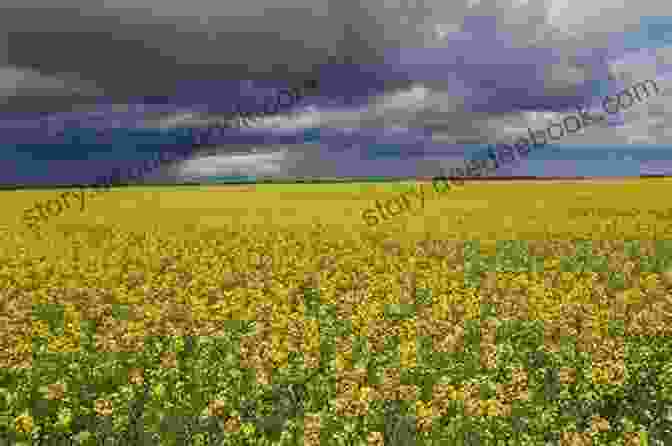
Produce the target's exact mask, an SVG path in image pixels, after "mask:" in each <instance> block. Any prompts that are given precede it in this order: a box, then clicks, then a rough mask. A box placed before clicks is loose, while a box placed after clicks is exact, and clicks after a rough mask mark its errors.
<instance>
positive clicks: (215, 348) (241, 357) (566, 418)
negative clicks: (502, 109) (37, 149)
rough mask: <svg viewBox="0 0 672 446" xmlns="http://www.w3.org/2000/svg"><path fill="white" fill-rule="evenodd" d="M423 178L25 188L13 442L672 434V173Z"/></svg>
mask: <svg viewBox="0 0 672 446" xmlns="http://www.w3.org/2000/svg"><path fill="white" fill-rule="evenodd" d="M412 187H416V185H414V184H411V183H394V184H391V183H385V184H383V183H380V184H371V183H364V184H338V185H319V184H318V185H307V184H297V185H270V184H266V185H263V184H262V185H256V186H251V187H240V186H235V187H228V186H220V187H179V188H178V187H175V188H165V187H161V188H159V187H134V188H116V189H112V190H111V191H109V192H106V193H104V194H100V193H97V194H96V196H95V198H91V199H90V200H89V202H88V205H87V206H86V208H85V209H84V210H83V211H80V210H79V209H70V210H66V211H65V212H63V213H62V214H61V215H58V216H55V217H53V218H50V219H49V221H48V222H47V223H46V224H45V225H44V227H43V228H42V229H41V230H40V231H39V232H38V233H34V232H31V231H30V230H29V229H27V228H26V227H25V226H23V225H22V222H21V215H22V212H23V210H24V209H26V208H29V207H31V206H33V204H34V203H35V201H36V200H47V199H49V198H50V197H55V196H56V195H57V193H60V191H5V192H1V196H2V198H3V200H2V202H3V204H4V205H5V206H4V213H3V216H2V217H0V234H1V235H0V318H1V323H0V327H2V328H1V329H0V330H2V331H1V335H0V444H26V445H27V444H59V445H60V444H81V445H99V444H100V445H103V444H105V445H111V444H114V445H148V444H150V445H161V446H163V445H170V446H173V445H174V446H179V445H203V446H205V445H210V444H212V445H232V446H233V445H250V446H261V445H301V444H305V445H307V446H308V445H310V446H317V445H325V446H326V445H328V446H346V445H376V446H378V445H387V446H391V445H394V446H397V445H398V446H402V445H436V446H439V445H468V446H469V445H471V446H476V445H493V446H495V445H535V446H536V445H558V446H561V445H562V446H565V445H567V446H570V445H624V446H640V445H645V446H653V445H656V446H658V445H661V446H662V445H669V444H672V431H671V429H672V428H671V426H672V341H671V336H670V335H671V334H672V209H671V208H670V206H669V204H668V202H669V197H670V196H672V181H670V180H667V179H651V180H628V181H626V180H623V181H610V182H572V181H565V182H550V183H531V182H511V183H500V182H492V183H485V182H468V181H467V182H465V183H464V184H463V185H460V186H455V187H453V188H451V189H450V191H448V192H445V193H443V194H441V195H438V194H436V196H432V197H428V198H427V200H426V202H425V206H424V209H421V210H416V211H414V212H413V213H407V214H403V215H400V216H397V217H395V218H391V219H389V221H386V222H384V223H382V224H380V225H378V226H376V227H375V228H369V227H367V226H366V225H365V224H364V222H363V220H362V218H361V212H362V210H363V209H365V208H371V207H372V206H373V203H374V202H375V201H376V200H380V201H381V202H384V201H385V200H386V199H388V198H392V197H395V196H398V195H399V193H400V192H401V191H404V190H408V188H412ZM427 190H428V191H430V190H431V188H429V187H428V188H427ZM92 197H93V195H92ZM3 442H4V443H3Z"/></svg>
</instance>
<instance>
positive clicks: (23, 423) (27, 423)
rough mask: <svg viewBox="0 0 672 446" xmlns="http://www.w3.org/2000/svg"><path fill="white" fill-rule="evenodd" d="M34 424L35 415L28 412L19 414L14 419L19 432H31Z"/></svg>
mask: <svg viewBox="0 0 672 446" xmlns="http://www.w3.org/2000/svg"><path fill="white" fill-rule="evenodd" d="M34 426H35V423H34V421H33V417H31V416H30V415H28V414H22V415H19V416H18V417H16V418H15V419H14V428H15V429H16V431H17V432H22V433H30V432H32V431H33V427H34Z"/></svg>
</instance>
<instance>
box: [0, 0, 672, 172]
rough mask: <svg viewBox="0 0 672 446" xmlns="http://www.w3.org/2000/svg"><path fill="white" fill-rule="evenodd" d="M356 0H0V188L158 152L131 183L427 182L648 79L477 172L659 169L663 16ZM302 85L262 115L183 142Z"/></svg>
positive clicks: (569, 0)
mask: <svg viewBox="0 0 672 446" xmlns="http://www.w3.org/2000/svg"><path fill="white" fill-rule="evenodd" d="M361 3H363V2H354V1H342V0H341V1H336V0H277V1H275V2H273V6H272V7H271V8H269V7H268V6H267V4H268V2H267V1H265V0H247V1H245V2H212V1H210V0H191V1H190V2H187V3H185V2H176V1H174V2H171V1H164V0H161V1H159V0H133V1H131V0H87V1H83V0H67V1H61V2H58V5H56V6H55V5H54V2H48V1H46V0H21V1H18V0H5V1H3V2H2V5H1V6H0V34H4V36H0V42H4V46H1V45H2V44H0V157H2V158H0V184H3V185H12V184H18V185H27V184H45V185H50V184H79V183H90V182H94V181H97V179H99V178H101V177H104V176H106V175H109V172H110V169H111V166H116V167H118V168H120V169H121V170H122V171H123V170H124V169H128V168H130V167H132V166H135V165H137V164H138V163H139V162H141V161H142V160H146V159H148V158H151V157H155V156H157V154H158V153H164V152H171V153H172V152H174V153H179V156H178V155H176V156H173V157H172V158H171V159H173V161H172V162H167V163H164V164H162V165H161V166H160V167H159V168H156V169H154V170H152V171H151V172H148V173H147V174H146V175H145V177H144V179H143V181H146V182H150V183H151V182H160V183H172V182H184V181H202V182H208V181H218V180H219V179H222V178H230V177H246V178H248V177H256V178H260V177H272V178H285V177H289V178H295V177H360V176H361V177H367V176H368V177H370V176H375V177H428V176H433V175H437V174H440V173H441V169H447V168H449V167H453V166H462V165H463V164H464V159H465V156H468V155H469V154H470V153H472V152H473V151H474V150H477V149H478V148H480V147H485V146H487V145H489V144H497V143H502V142H503V143H511V142H513V140H514V139H515V138H517V137H519V136H521V135H525V134H527V131H528V130H527V129H528V128H531V129H544V128H546V127H547V126H548V124H549V122H553V121H558V120H559V119H562V117H565V116H567V115H569V114H571V113H573V112H574V110H575V109H574V107H576V106H577V105H587V106H588V108H589V109H591V110H597V109H599V108H600V107H601V105H600V101H601V98H603V97H604V96H605V95H607V94H614V93H617V92H619V91H622V90H623V89H625V88H628V87H629V86H630V85H632V84H634V83H637V82H640V81H644V80H647V79H655V80H656V82H657V85H658V86H659V87H660V94H659V95H657V96H655V97H650V98H647V99H646V100H645V101H642V102H641V103H637V104H634V105H633V106H632V107H631V108H629V109H628V110H626V111H623V112H619V113H616V114H614V115H613V116H610V117H609V120H608V122H606V123H605V124H601V125H595V126H592V127H589V128H586V129H584V130H583V131H582V132H579V133H576V134H574V135H567V136H565V137H563V138H562V139H561V141H559V142H558V143H556V145H554V146H553V147H551V146H548V147H546V148H544V149H543V150H540V151H538V152H535V153H533V154H532V155H531V156H530V157H529V158H528V159H521V160H517V161H516V162H514V163H512V164H511V165H508V166H503V167H501V168H500V169H499V170H498V172H496V173H495V175H497V176H511V175H513V176H527V175H533V176H542V177H543V176H631V175H632V176H636V175H641V174H669V172H670V171H672V159H670V157H669V156H667V151H666V150H665V149H666V148H667V147H669V144H670V141H669V140H670V131H669V130H668V128H669V126H668V122H669V119H670V118H669V117H668V116H669V110H668V109H669V107H670V105H669V104H668V102H669V99H668V98H669V97H670V92H671V91H672V90H670V86H671V85H669V84H670V81H669V76H670V75H669V73H668V72H669V68H670V66H671V64H672V49H671V48H670V46H671V45H672V5H668V3H666V2H660V1H657V0H641V1H638V2H636V3H632V2H629V3H628V4H627V5H626V4H625V2H624V0H616V1H614V0H610V1H606V0H594V1H592V2H585V1H582V2H579V1H578V0H564V1H555V0H542V1H534V2H532V1H528V2H525V1H520V0H506V1H504V0H480V1H475V0H467V1H455V2H446V1H445V0H441V1H439V0H417V1H415V2H412V1H402V0H397V1H390V0H371V1H368V2H365V3H366V4H365V5H363V4H361ZM311 79H315V80H317V82H318V84H319V87H318V89H317V90H316V91H311V92H310V94H306V95H305V96H304V97H303V98H302V99H301V100H300V101H298V102H297V103H295V104H293V105H292V106H291V107H289V108H286V109H283V110H281V111H280V113H279V114H278V115H277V116H274V117H269V118H266V119H260V120H257V121H255V123H254V124H253V128H249V129H248V128H245V129H228V130H227V131H221V132H219V133H217V136H216V137H215V138H211V140H210V142H211V144H208V145H207V146H200V147H195V146H194V145H193V144H192V141H193V134H194V133H195V132H198V131H200V132H201V134H203V132H204V131H205V130H203V128H204V127H207V125H208V124H209V123H210V124H211V123H213V122H216V121H218V120H222V119H229V118H230V117H231V116H232V113H233V112H234V107H235V106H236V105H238V106H240V107H241V108H243V109H245V110H250V111H254V110H257V109H260V108H263V107H264V106H265V104H266V103H268V102H270V101H274V99H275V97H277V94H278V91H279V89H282V88H293V87H298V86H300V85H303V83H304V82H306V81H307V80H311ZM184 127H190V128H191V129H192V130H191V133H189V132H186V133H185V130H184ZM92 128H96V129H98V130H99V131H100V132H101V134H103V133H104V134H105V135H106V136H101V137H96V136H95V132H93V133H92V132H90V131H87V130H81V129H92ZM199 128H200V130H198V129H199ZM110 135H113V136H110Z"/></svg>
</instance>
